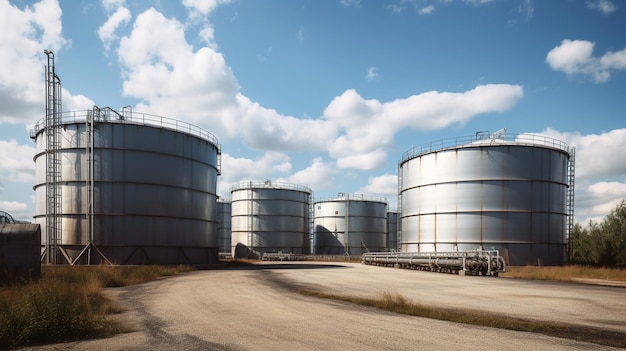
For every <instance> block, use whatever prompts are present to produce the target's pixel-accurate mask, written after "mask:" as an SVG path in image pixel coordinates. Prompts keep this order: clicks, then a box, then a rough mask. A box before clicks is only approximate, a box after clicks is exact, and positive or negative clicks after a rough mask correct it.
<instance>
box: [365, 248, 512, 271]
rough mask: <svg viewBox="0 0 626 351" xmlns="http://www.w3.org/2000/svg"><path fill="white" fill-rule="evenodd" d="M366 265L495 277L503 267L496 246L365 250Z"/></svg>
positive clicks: (503, 263)
mask: <svg viewBox="0 0 626 351" xmlns="http://www.w3.org/2000/svg"><path fill="white" fill-rule="evenodd" d="M362 263H363V264H367V265H375V266H384V267H397V268H405V269H416V270H424V271H431V272H441V273H453V274H459V275H483V276H493V277H497V276H498V274H499V273H500V272H505V271H506V264H505V262H504V259H503V258H502V257H501V256H500V254H499V252H498V250H475V251H461V252H368V253H364V254H363V255H362Z"/></svg>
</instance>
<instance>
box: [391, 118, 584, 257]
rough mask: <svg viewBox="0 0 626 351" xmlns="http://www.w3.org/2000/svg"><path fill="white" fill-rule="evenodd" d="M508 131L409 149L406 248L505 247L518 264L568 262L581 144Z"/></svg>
mask: <svg viewBox="0 0 626 351" xmlns="http://www.w3.org/2000/svg"><path fill="white" fill-rule="evenodd" d="M504 132H505V130H503V131H500V132H497V133H494V134H491V135H490V134H488V133H477V134H476V136H474V137H467V138H457V139H451V140H444V141H441V142H436V143H429V144H427V145H425V146H423V147H421V148H418V149H412V150H409V151H408V152H406V153H405V154H404V155H403V157H402V160H401V161H400V164H399V172H398V174H399V183H400V201H401V202H400V203H401V205H400V206H401V218H400V238H399V240H400V241H401V249H402V251H405V252H434V251H436V252H445V251H467V250H475V249H479V248H482V249H497V250H500V252H501V254H502V255H503V256H504V258H505V259H507V260H508V263H509V264H511V265H561V264H564V263H565V261H566V230H567V229H568V228H567V227H569V224H570V223H571V222H570V221H568V216H569V217H571V215H572V214H573V194H572V193H571V190H572V189H573V179H574V174H573V172H574V169H573V160H570V152H573V150H570V148H569V147H568V146H567V145H566V144H565V143H563V142H561V141H558V140H554V139H551V138H548V137H545V136H540V135H530V134H520V135H512V134H505V133H504ZM566 223H567V224H566Z"/></svg>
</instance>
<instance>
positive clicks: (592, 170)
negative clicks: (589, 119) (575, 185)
mask: <svg viewBox="0 0 626 351" xmlns="http://www.w3.org/2000/svg"><path fill="white" fill-rule="evenodd" d="M542 134H545V135H548V136H550V137H553V138H555V139H558V140H562V141H564V142H566V143H567V144H568V145H570V146H573V147H575V148H576V178H577V179H578V178H586V179H597V178H612V177H620V176H623V175H625V174H626V153H624V152H615V150H626V128H622V129H614V130H611V131H609V132H605V133H602V134H600V135H597V134H588V135H581V134H580V133H577V132H576V133H561V132H557V131H555V130H553V129H550V128H548V129H547V130H545V131H544V132H543V133H542Z"/></svg>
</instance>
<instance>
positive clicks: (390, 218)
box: [387, 210, 400, 251]
mask: <svg viewBox="0 0 626 351" xmlns="http://www.w3.org/2000/svg"><path fill="white" fill-rule="evenodd" d="M399 217H400V214H399V213H398V210H389V211H387V249H388V250H389V251H398V249H399V247H398V218H399Z"/></svg>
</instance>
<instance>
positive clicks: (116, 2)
mask: <svg viewBox="0 0 626 351" xmlns="http://www.w3.org/2000/svg"><path fill="white" fill-rule="evenodd" d="M125 2H126V0H102V7H104V9H105V10H107V11H109V12H112V11H113V10H116V9H117V8H119V7H122V6H124V3H125Z"/></svg>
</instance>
